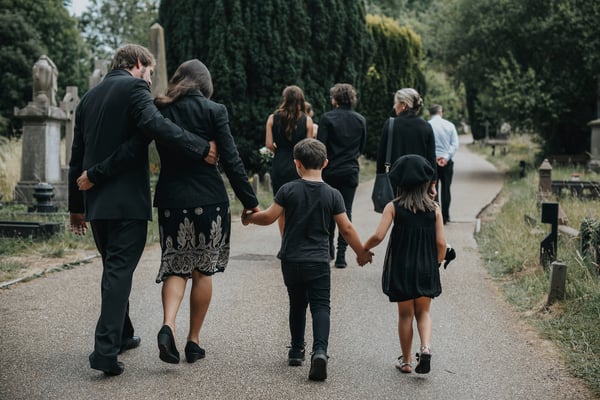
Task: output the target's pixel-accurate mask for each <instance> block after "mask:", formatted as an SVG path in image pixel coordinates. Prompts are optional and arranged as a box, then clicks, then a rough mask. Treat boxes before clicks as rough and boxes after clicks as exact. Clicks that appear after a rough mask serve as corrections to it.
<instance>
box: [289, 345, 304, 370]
mask: <svg viewBox="0 0 600 400" xmlns="http://www.w3.org/2000/svg"><path fill="white" fill-rule="evenodd" d="M303 361H304V349H294V348H293V347H292V348H290V351H289V352H288V365H291V366H293V367H297V366H299V365H302V362H303Z"/></svg>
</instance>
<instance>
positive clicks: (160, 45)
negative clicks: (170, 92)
mask: <svg viewBox="0 0 600 400" xmlns="http://www.w3.org/2000/svg"><path fill="white" fill-rule="evenodd" d="M150 51H151V52H152V54H153V55H154V58H155V59H156V67H155V68H154V76H153V77H152V88H151V90H152V96H154V97H156V96H158V95H161V94H165V92H166V90H167V83H168V79H167V56H166V53H165V31H164V29H163V27H162V26H160V24H158V23H156V24H154V25H152V26H151V27H150Z"/></svg>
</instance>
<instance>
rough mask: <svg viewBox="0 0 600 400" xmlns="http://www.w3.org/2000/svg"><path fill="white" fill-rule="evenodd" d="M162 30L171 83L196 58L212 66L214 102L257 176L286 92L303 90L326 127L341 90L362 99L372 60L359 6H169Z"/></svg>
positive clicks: (236, 1)
mask: <svg viewBox="0 0 600 400" xmlns="http://www.w3.org/2000/svg"><path fill="white" fill-rule="evenodd" d="M215 21H219V23H215ZM159 22H160V23H161V25H162V26H163V28H164V29H165V41H166V50H167V63H168V71H169V75H171V74H172V73H173V72H174V70H175V69H176V68H177V66H178V65H179V64H180V63H181V62H183V61H185V60H187V59H190V58H198V59H200V60H201V61H203V62H204V63H205V64H206V65H207V66H208V68H209V69H210V71H211V73H212V75H213V80H214V87H215V93H214V95H213V97H214V99H215V100H216V101H219V102H222V103H224V104H225V105H227V107H228V109H229V113H230V122H231V128H232V132H233V134H234V136H235V138H236V143H237V144H238V148H239V149H240V154H241V156H242V159H243V160H244V163H245V164H246V167H247V168H249V169H251V170H258V168H259V165H260V157H259V153H258V149H259V148H260V147H261V146H262V145H263V144H264V135H265V122H266V120H267V116H268V115H269V114H270V113H272V112H273V110H274V109H275V108H276V107H277V105H278V103H279V100H280V96H281V92H282V90H283V89H284V87H285V86H287V85H291V84H295V85H298V86H300V87H301V88H302V89H303V90H304V94H305V97H306V99H307V101H310V102H311V103H312V104H313V107H314V109H315V113H316V115H317V117H316V119H318V115H320V114H321V113H323V112H325V111H327V110H328V108H329V88H330V87H331V86H333V84H335V83H336V82H347V83H351V84H353V85H354V86H355V87H356V88H357V90H358V91H359V93H360V89H361V87H362V84H363V80H364V78H365V75H366V71H367V68H368V66H369V61H370V58H371V42H370V36H369V34H368V32H367V30H366V25H365V10H364V6H363V4H362V2H357V1H355V0H331V1H327V2H324V1H322V0H303V1H296V2H288V1H286V0H265V1H256V2H249V1H241V0H199V1H198V0H177V1H175V0H163V1H162V2H161V4H160V7H159Z"/></svg>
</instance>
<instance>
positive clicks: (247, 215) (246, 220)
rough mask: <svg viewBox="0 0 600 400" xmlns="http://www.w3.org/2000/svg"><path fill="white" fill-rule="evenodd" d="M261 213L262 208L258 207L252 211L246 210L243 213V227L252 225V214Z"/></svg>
mask: <svg viewBox="0 0 600 400" xmlns="http://www.w3.org/2000/svg"><path fill="white" fill-rule="evenodd" d="M259 211H260V207H258V206H256V207H254V208H252V209H249V208H244V211H242V225H244V226H246V225H248V224H249V223H250V216H251V215H252V214H254V213H255V212H259Z"/></svg>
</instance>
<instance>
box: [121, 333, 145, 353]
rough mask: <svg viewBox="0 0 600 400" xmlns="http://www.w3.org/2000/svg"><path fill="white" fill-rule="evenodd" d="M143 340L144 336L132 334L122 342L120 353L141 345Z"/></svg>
mask: <svg viewBox="0 0 600 400" xmlns="http://www.w3.org/2000/svg"><path fill="white" fill-rule="evenodd" d="M141 342H142V338H141V337H139V336H132V337H130V338H127V339H124V340H123V342H122V343H121V351H119V354H121V353H123V352H125V351H127V350H131V349H135V348H136V347H138V346H139V345H140V343H141Z"/></svg>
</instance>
